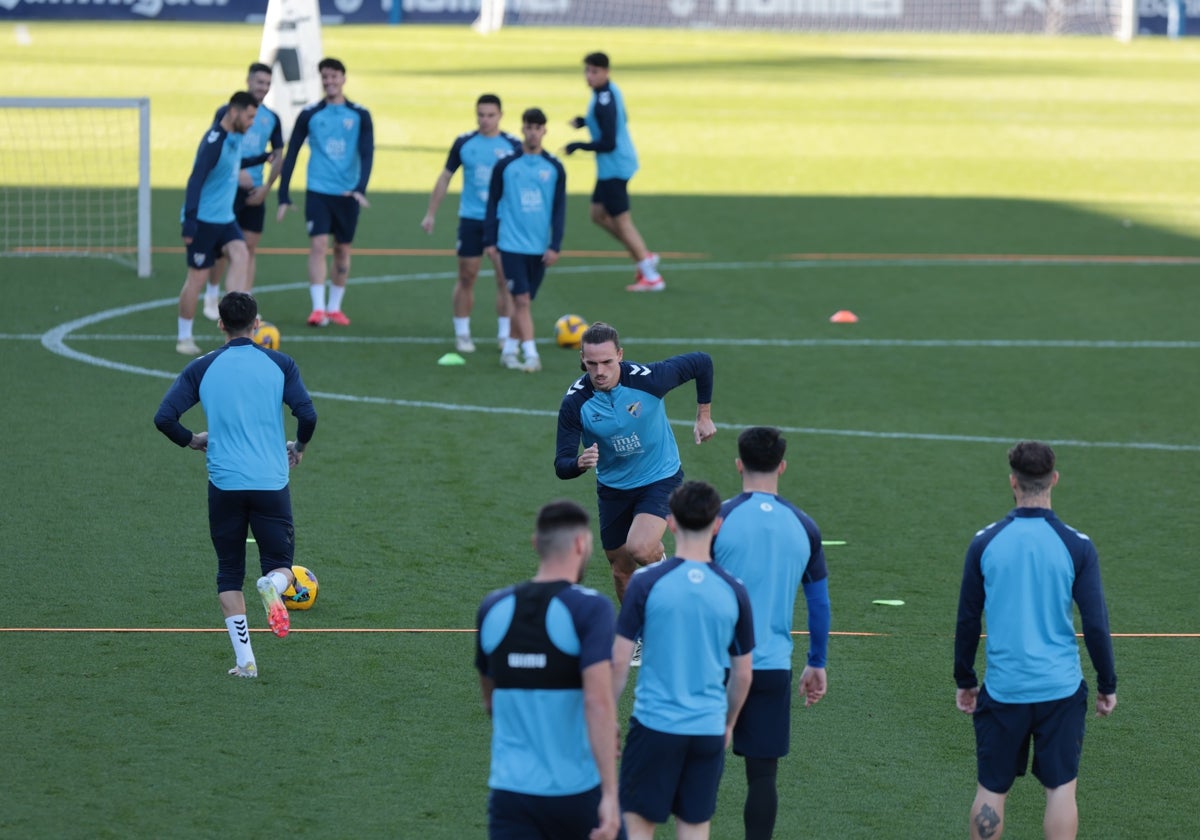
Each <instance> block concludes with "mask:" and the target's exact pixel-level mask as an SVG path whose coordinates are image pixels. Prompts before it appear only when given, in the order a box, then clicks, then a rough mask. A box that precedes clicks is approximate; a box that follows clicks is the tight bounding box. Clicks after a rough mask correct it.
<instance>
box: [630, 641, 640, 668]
mask: <svg viewBox="0 0 1200 840" xmlns="http://www.w3.org/2000/svg"><path fill="white" fill-rule="evenodd" d="M629 666H630V667H631V668H640V667H642V640H641V639H638V640H637V641H636V642H634V643H633V656H632V657H631V658H630V660H629Z"/></svg>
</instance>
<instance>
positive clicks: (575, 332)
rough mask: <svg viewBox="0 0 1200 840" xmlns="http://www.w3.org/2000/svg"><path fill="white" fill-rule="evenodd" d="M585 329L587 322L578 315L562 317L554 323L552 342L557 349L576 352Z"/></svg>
mask: <svg viewBox="0 0 1200 840" xmlns="http://www.w3.org/2000/svg"><path fill="white" fill-rule="evenodd" d="M587 328H588V322H587V321H585V320H583V319H582V318H580V317H579V316H578V315H564V316H562V317H561V318H559V319H558V320H557V321H555V322H554V340H555V341H557V342H558V346H559V347H565V348H567V349H569V350H578V349H579V345H580V343H581V342H582V341H583V334H584V333H585V332H587Z"/></svg>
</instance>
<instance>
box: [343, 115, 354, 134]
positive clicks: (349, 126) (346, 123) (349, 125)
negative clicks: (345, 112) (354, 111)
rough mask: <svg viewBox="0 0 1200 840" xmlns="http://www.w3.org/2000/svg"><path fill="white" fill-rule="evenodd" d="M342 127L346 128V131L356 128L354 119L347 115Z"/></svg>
mask: <svg viewBox="0 0 1200 840" xmlns="http://www.w3.org/2000/svg"><path fill="white" fill-rule="evenodd" d="M342 128H344V129H346V131H349V130H350V129H352V128H354V119H353V118H352V117H346V119H344V120H342Z"/></svg>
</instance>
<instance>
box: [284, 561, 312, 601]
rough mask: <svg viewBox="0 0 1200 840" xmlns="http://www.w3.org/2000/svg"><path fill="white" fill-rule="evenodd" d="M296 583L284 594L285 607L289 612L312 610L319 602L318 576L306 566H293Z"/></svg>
mask: <svg viewBox="0 0 1200 840" xmlns="http://www.w3.org/2000/svg"><path fill="white" fill-rule="evenodd" d="M292 574H293V575H295V576H296V582H295V583H293V584H292V585H291V586H289V587H288V588H287V589H285V590H284V592H283V596H282V597H283V605H284V606H285V607H287V608H288V609H289V610H310V609H312V605H313V604H315V603H316V601H317V576H316V575H314V574H313V573H312V569H309V568H307V567H305V566H292Z"/></svg>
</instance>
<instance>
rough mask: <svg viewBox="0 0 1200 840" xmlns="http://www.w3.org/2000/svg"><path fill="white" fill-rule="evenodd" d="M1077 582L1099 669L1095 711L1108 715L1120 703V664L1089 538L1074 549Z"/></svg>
mask: <svg viewBox="0 0 1200 840" xmlns="http://www.w3.org/2000/svg"><path fill="white" fill-rule="evenodd" d="M1075 554H1076V555H1077V556H1076V557H1075V558H1074V559H1075V583H1074V584H1073V585H1072V588H1071V596H1072V597H1073V598H1074V599H1075V603H1076V604H1078V605H1079V619H1080V623H1081V624H1082V628H1083V643H1084V645H1085V646H1086V647H1087V652H1088V656H1089V657H1090V658H1091V660H1092V667H1093V668H1095V669H1096V712H1097V714H1099V715H1102V716H1103V715H1108V714H1109V713H1111V712H1112V710H1113V708H1114V707H1115V706H1116V705H1117V667H1116V660H1115V658H1114V656H1113V646H1112V633H1111V632H1110V631H1109V624H1108V605H1107V604H1106V603H1105V600H1104V586H1103V584H1102V583H1101V581H1100V559H1099V557H1098V555H1097V554H1096V547H1095V546H1094V545H1093V544H1092V543H1091V541H1088V542H1086V543H1085V544H1084V546H1083V548H1082V551H1079V552H1075Z"/></svg>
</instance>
